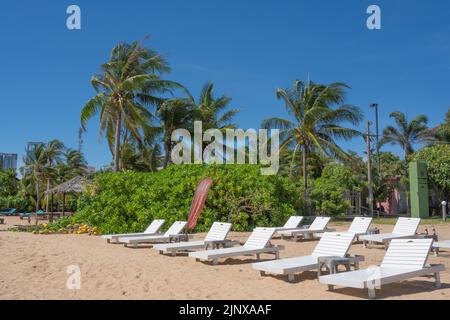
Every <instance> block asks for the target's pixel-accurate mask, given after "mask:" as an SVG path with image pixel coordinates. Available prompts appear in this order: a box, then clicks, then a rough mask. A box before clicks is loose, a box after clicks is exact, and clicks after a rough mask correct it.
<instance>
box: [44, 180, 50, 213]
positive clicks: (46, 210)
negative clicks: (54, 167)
mask: <svg viewBox="0 0 450 320" xmlns="http://www.w3.org/2000/svg"><path fill="white" fill-rule="evenodd" d="M49 190H50V179H47V193H46V195H47V203H46V206H45V212H48V200H49V199H48V191H49Z"/></svg>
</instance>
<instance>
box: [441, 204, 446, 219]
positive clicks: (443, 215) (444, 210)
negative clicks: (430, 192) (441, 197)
mask: <svg viewBox="0 0 450 320" xmlns="http://www.w3.org/2000/svg"><path fill="white" fill-rule="evenodd" d="M441 205H442V220H444V222H445V221H446V220H447V202H445V201H442V203H441Z"/></svg>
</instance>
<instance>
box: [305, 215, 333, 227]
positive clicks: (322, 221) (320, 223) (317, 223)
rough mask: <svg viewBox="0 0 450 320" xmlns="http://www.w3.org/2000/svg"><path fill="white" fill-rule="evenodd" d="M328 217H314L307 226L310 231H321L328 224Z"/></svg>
mask: <svg viewBox="0 0 450 320" xmlns="http://www.w3.org/2000/svg"><path fill="white" fill-rule="evenodd" d="M330 219H331V218H330V217H316V218H315V219H314V221H313V223H311V225H310V226H309V229H311V230H323V229H325V228H326V227H327V224H328V222H330Z"/></svg>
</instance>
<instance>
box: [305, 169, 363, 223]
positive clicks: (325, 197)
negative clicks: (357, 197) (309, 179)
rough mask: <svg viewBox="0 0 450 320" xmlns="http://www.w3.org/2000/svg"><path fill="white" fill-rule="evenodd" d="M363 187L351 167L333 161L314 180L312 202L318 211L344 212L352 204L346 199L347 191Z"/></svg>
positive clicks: (328, 212) (337, 213)
mask: <svg viewBox="0 0 450 320" xmlns="http://www.w3.org/2000/svg"><path fill="white" fill-rule="evenodd" d="M362 187H363V182H362V181H360V180H359V179H357V178H356V177H355V176H354V175H353V172H352V169H351V168H349V167H345V166H343V165H340V164H336V163H333V164H330V165H328V166H326V167H325V168H324V169H323V171H322V176H321V177H320V178H318V179H316V181H315V182H314V189H313V191H312V192H311V203H312V205H313V207H314V209H315V212H316V213H320V214H322V215H340V214H344V213H345V212H346V210H347V209H349V208H350V205H351V204H350V202H349V201H348V200H346V199H345V192H346V191H356V190H361V188H362Z"/></svg>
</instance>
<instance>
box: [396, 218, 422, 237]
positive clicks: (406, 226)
mask: <svg viewBox="0 0 450 320" xmlns="http://www.w3.org/2000/svg"><path fill="white" fill-rule="evenodd" d="M419 223H420V218H398V221H397V223H396V224H395V227H394V230H393V231H392V233H397V234H405V235H410V234H415V233H416V231H417V228H418V227H419Z"/></svg>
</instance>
